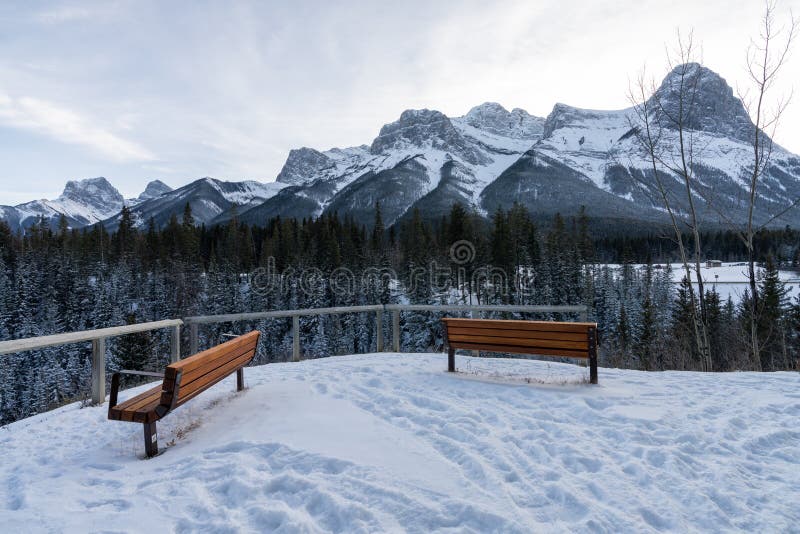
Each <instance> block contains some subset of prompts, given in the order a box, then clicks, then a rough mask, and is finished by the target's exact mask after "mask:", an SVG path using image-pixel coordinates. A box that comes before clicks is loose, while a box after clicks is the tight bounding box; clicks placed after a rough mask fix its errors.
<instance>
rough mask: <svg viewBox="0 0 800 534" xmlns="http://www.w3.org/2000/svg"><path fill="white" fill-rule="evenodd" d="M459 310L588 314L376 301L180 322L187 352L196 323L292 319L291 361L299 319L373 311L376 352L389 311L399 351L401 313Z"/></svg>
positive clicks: (581, 309)
mask: <svg viewBox="0 0 800 534" xmlns="http://www.w3.org/2000/svg"><path fill="white" fill-rule="evenodd" d="M411 311H421V312H440V313H441V312H459V313H470V314H472V315H473V316H475V314H476V313H477V314H480V313H482V312H500V313H503V312H506V313H574V314H578V316H579V317H580V319H581V321H585V320H586V318H587V315H588V309H587V307H586V306H502V305H485V306H481V305H438V304H432V305H427V304H385V305H384V304H376V305H370V306H343V307H338V308H308V309H303V310H280V311H268V312H251V313H233V314H225V315H203V316H195V317H186V318H184V319H183V322H184V323H185V324H186V325H187V326H188V327H189V352H190V353H191V354H194V353H196V352H197V351H198V349H199V347H198V343H199V336H198V325H201V324H219V323H235V322H242V321H260V320H262V319H281V318H284V319H286V318H289V317H291V318H292V361H300V318H301V317H313V316H315V315H342V314H345V313H374V314H375V339H376V350H377V352H383V350H384V343H383V314H384V313H387V312H388V313H391V314H392V351H393V352H400V314H401V313H402V312H411Z"/></svg>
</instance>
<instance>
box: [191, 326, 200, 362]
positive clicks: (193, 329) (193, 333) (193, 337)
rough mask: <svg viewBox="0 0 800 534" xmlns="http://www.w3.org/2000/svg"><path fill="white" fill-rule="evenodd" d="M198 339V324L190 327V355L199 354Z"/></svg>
mask: <svg viewBox="0 0 800 534" xmlns="http://www.w3.org/2000/svg"><path fill="white" fill-rule="evenodd" d="M197 343H198V339H197V323H191V324H190V325H189V354H197V353H198V348H199V347H198V346H197Z"/></svg>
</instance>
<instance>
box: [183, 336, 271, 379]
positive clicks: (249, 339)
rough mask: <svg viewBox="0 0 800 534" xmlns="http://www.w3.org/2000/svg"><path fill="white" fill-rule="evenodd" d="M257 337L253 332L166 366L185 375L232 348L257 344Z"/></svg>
mask: <svg viewBox="0 0 800 534" xmlns="http://www.w3.org/2000/svg"><path fill="white" fill-rule="evenodd" d="M258 337H259V332H257V331H255V330H254V331H253V332H250V333H248V334H244V335H243V336H239V337H237V338H235V339H232V340H230V341H227V342H225V343H222V344H221V345H217V346H216V347H212V348H210V349H207V350H204V351H202V352H198V353H197V354H195V355H194V356H189V357H188V358H185V359H183V360H181V361H179V362H175V363H172V364H170V365H169V366H168V368H172V369H174V370H176V371H182V372H183V373H187V372H189V371H191V370H192V369H195V368H196V367H199V366H202V365H203V364H204V363H205V362H206V361H207V360H208V359H214V358H215V357H217V356H219V355H220V354H225V353H227V352H228V351H230V350H232V349H234V348H238V347H240V346H243V345H252V344H254V343H258Z"/></svg>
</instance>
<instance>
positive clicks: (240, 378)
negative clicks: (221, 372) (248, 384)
mask: <svg viewBox="0 0 800 534" xmlns="http://www.w3.org/2000/svg"><path fill="white" fill-rule="evenodd" d="M243 389H244V369H239V370H238V371H236V391H242V390H243Z"/></svg>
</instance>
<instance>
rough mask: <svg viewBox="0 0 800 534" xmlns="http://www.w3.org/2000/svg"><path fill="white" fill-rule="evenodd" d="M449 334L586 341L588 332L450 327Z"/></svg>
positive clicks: (448, 328)
mask: <svg viewBox="0 0 800 534" xmlns="http://www.w3.org/2000/svg"><path fill="white" fill-rule="evenodd" d="M447 332H448V334H466V335H470V336H472V335H483V336H492V337H497V336H504V337H526V338H528V337H529V338H531V339H553V340H563V341H586V332H585V331H584V332H546V331H544V330H518V329H499V328H474V327H469V328H465V327H459V326H448V327H447Z"/></svg>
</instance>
